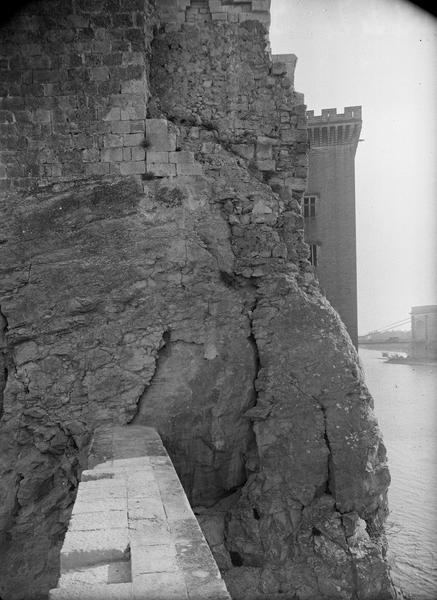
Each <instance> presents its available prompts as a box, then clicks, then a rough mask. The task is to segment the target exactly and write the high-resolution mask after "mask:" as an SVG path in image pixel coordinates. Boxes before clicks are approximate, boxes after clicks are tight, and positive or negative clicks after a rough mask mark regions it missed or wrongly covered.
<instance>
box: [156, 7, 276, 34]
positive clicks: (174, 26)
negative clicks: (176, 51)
mask: <svg viewBox="0 0 437 600" xmlns="http://www.w3.org/2000/svg"><path fill="white" fill-rule="evenodd" d="M157 4H158V6H157V9H158V13H159V17H160V21H161V23H165V24H166V30H167V31H171V30H176V31H177V30H178V29H180V28H181V27H182V26H183V25H184V24H185V23H188V24H201V23H208V22H211V21H216V22H225V23H226V22H227V23H243V22H244V21H258V22H260V23H262V24H263V25H264V26H265V27H267V28H268V27H269V26H270V0H162V1H160V2H158V3H157Z"/></svg>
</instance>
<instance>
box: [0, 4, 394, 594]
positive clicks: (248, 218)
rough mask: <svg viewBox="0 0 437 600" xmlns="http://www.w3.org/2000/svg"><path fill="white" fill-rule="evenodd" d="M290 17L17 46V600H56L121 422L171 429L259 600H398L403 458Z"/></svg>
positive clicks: (2, 567)
mask: <svg viewBox="0 0 437 600" xmlns="http://www.w3.org/2000/svg"><path fill="white" fill-rule="evenodd" d="M268 8H269V2H268V1H267V0H252V1H251V2H249V1H247V2H239V1H233V2H231V1H229V0H226V1H225V0H191V2H190V1H189V0H166V1H165V2H164V1H162V2H158V3H157V5H156V6H155V5H154V3H153V2H151V1H150V2H149V1H148V0H105V1H103V0H93V1H91V0H78V1H75V2H72V1H71V2H70V1H64V2H61V3H59V2H56V1H55V0H46V1H41V2H38V3H36V4H35V5H33V6H29V7H27V8H26V10H25V11H24V12H22V13H21V14H19V15H15V16H14V18H13V20H12V21H10V23H8V24H7V25H5V26H4V27H3V29H2V31H1V56H2V58H1V66H2V68H3V69H4V71H3V73H4V78H3V80H2V90H1V91H2V93H3V98H2V110H1V116H2V123H3V124H2V125H1V127H2V133H3V137H2V152H1V160H2V165H3V166H2V167H0V175H1V177H2V179H1V180H0V182H1V184H2V190H3V191H2V196H1V215H2V220H1V226H0V227H1V229H0V253H1V260H0V271H1V282H0V348H1V354H0V400H1V406H2V411H1V415H2V418H1V438H0V446H1V453H0V470H1V484H0V485H1V487H0V493H1V499H0V507H1V508H0V511H1V512H0V527H1V531H2V534H1V538H0V544H1V546H0V548H1V550H0V552H1V554H2V561H1V562H0V582H1V584H0V595H1V597H2V598H3V600H19V599H26V600H30V599H32V600H36V599H37V598H45V597H46V594H47V590H48V589H49V588H50V587H54V586H55V585H56V579H57V573H58V554H59V548H60V543H61V542H62V538H63V535H64V532H65V528H66V524H67V522H68V519H69V515H70V512H71V506H72V503H73V500H74V495H75V491H76V489H77V481H78V477H79V474H80V471H81V469H82V468H84V467H85V458H84V457H85V456H86V452H87V447H88V443H89V439H90V434H91V433H92V432H93V431H94V429H95V428H96V427H97V426H98V425H100V424H102V423H120V424H128V423H141V424H146V425H151V426H154V427H156V428H157V429H158V431H159V433H160V435H161V437H162V439H163V440H164V442H165V444H166V447H167V449H168V452H169V454H170V455H171V457H172V460H173V462H174V464H175V467H176V469H177V471H178V474H179V476H180V478H181V481H182V483H183V485H184V487H185V490H186V492H187V494H188V497H189V499H190V501H191V504H192V506H193V507H194V509H195V511H196V513H197V515H198V518H199V521H200V523H201V525H202V527H203V529H204V532H205V535H206V537H207V539H208V542H209V544H210V546H211V548H212V550H213V552H214V554H215V556H216V560H217V561H218V564H219V567H220V568H221V570H222V573H223V575H224V577H225V579H226V581H227V584H228V587H229V589H230V591H231V593H232V596H233V598H235V599H236V600H237V599H244V598H247V599H248V600H249V599H250V600H255V599H256V598H259V599H265V600H267V599H269V600H272V599H274V598H276V597H277V598H290V599H291V598H299V599H300V600H304V599H319V598H320V599H321V600H322V599H326V600H332V599H336V598H338V599H351V600H352V599H358V598H359V599H360V600H370V599H378V600H384V599H387V600H388V599H390V598H392V597H393V592H392V587H391V583H390V578H389V573H388V567H387V564H386V562H385V558H384V553H385V538H384V531H383V523H384V520H385V516H386V513H387V503H386V492H387V487H388V484H389V474H388V470H387V465H386V455H385V449H384V445H383V443H382V441H381V438H380V434H379V431H378V427H377V423H376V421H375V418H374V416H373V413H372V399H371V397H370V396H369V393H368V391H367V388H366V386H365V384H364V381H363V377H362V374H361V371H360V368H359V365H358V360H357V356H356V353H355V350H354V348H353V346H352V344H351V342H350V339H349V337H348V335H347V333H346V331H345V329H344V326H343V324H342V323H341V321H340V320H339V318H338V316H337V314H336V313H335V312H334V311H333V309H332V308H331V306H330V305H329V304H328V302H327V301H326V299H325V298H324V297H323V296H322V295H321V293H320V290H319V288H318V285H317V282H316V281H315V280H314V277H313V274H312V270H311V266H310V265H309V263H308V261H307V248H306V246H305V244H304V242H303V231H302V228H303V219H302V215H301V209H300V200H301V196H302V193H303V190H304V189H305V184H306V169H307V142H306V129H305V106H304V105H303V99H302V97H301V95H300V94H297V93H296V92H295V91H294V88H293V82H292V79H291V78H290V64H285V63H282V62H278V61H275V62H272V58H271V56H270V54H269V49H268V40H267V37H266V34H267V29H266V24H268V18H269V13H268ZM303 26H304V25H303Z"/></svg>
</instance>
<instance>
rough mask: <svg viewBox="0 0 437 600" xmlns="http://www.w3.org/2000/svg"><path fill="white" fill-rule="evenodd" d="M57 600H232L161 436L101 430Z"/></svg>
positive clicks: (53, 597)
mask: <svg viewBox="0 0 437 600" xmlns="http://www.w3.org/2000/svg"><path fill="white" fill-rule="evenodd" d="M90 462H91V464H90V466H92V468H90V469H89V470H86V471H83V472H82V477H81V482H80V484H79V489H78V493H77V497H76V501H75V504H74V507H73V512H72V516H71V520H70V523H69V527H68V531H67V533H66V536H65V539H64V544H63V546H62V550H61V576H60V579H59V582H58V586H57V588H55V589H52V590H51V591H50V594H49V597H50V600H73V599H75V598H77V599H78V600H79V599H80V600H109V599H110V598H114V599H117V600H147V599H150V598H153V600H200V599H202V600H208V599H211V600H212V599H213V600H230V596H229V594H228V592H227V589H226V586H225V584H224V582H223V580H222V578H221V576H220V572H219V570H218V567H217V565H216V563H215V561H214V558H213V557H212V554H211V551H210V549H209V547H208V544H207V543H206V541H205V538H204V537H203V534H202V532H201V529H200V527H199V525H198V523H197V520H196V518H195V516H194V514H193V511H192V510H191V508H190V505H189V503H188V500H187V497H186V495H185V492H184V490H183V488H182V485H181V483H180V481H179V478H178V476H177V474H176V471H175V470H174V467H173V465H172V462H171V460H170V458H169V457H168V454H167V452H166V450H165V448H164V446H163V445H162V442H161V438H160V437H159V435H158V434H157V433H156V431H155V430H154V429H152V428H150V427H143V426H129V427H106V428H100V429H98V430H97V432H96V434H95V436H94V440H93V444H92V448H91V457H90Z"/></svg>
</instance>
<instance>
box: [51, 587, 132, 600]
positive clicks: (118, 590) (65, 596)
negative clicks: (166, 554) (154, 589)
mask: <svg viewBox="0 0 437 600" xmlns="http://www.w3.org/2000/svg"><path fill="white" fill-rule="evenodd" d="M134 597H135V595H134V591H133V586H132V584H131V583H118V584H112V585H93V586H89V585H77V586H76V587H68V588H59V589H54V590H51V591H50V595H49V599H50V600H133V598H134Z"/></svg>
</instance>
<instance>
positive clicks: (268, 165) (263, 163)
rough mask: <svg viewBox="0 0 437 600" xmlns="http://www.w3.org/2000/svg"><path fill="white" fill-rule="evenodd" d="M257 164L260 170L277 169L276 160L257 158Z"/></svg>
mask: <svg viewBox="0 0 437 600" xmlns="http://www.w3.org/2000/svg"><path fill="white" fill-rule="evenodd" d="M256 166H257V168H258V169H259V170H260V171H275V170H276V162H275V161H274V160H257V161H256Z"/></svg>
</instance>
